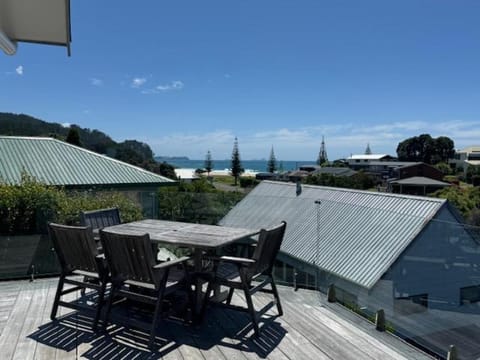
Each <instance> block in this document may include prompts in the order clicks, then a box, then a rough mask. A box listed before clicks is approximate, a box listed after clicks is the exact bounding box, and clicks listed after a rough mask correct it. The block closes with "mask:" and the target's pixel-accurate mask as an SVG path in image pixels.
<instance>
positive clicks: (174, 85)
mask: <svg viewBox="0 0 480 360" xmlns="http://www.w3.org/2000/svg"><path fill="white" fill-rule="evenodd" d="M184 87H185V84H184V83H183V82H182V81H180V80H175V81H172V82H170V83H168V84H164V85H157V86H155V87H154V88H153V89H145V90H143V91H142V93H143V94H159V93H162V92H168V91H174V90H182V89H183V88H184Z"/></svg>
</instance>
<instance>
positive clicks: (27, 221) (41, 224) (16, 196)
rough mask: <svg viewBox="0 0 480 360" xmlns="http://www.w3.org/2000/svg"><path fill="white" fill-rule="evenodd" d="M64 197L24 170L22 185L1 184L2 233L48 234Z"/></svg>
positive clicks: (0, 222) (0, 220)
mask: <svg viewBox="0 0 480 360" xmlns="http://www.w3.org/2000/svg"><path fill="white" fill-rule="evenodd" d="M61 196H62V194H61V192H60V191H59V190H56V189H54V188H52V187H48V186H46V185H45V184H42V183H40V182H38V181H36V180H35V179H34V178H33V177H31V176H29V175H27V174H25V173H23V174H22V176H21V181H20V185H8V184H4V183H0V234H32V233H45V232H46V224H47V222H48V221H51V220H53V219H54V218H55V215H56V214H57V212H58V204H59V200H60V197H61Z"/></svg>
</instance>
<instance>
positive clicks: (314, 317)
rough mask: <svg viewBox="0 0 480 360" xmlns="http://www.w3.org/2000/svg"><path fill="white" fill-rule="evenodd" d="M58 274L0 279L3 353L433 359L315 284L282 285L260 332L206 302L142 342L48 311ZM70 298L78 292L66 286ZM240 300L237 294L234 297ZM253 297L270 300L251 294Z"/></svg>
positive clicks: (138, 334)
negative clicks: (278, 309)
mask: <svg viewBox="0 0 480 360" xmlns="http://www.w3.org/2000/svg"><path fill="white" fill-rule="evenodd" d="M56 284H57V279H41V280H36V281H35V282H28V281H11V282H0V358H1V359H3V360H7V359H22V360H26V359H78V358H85V359H161V358H163V359H229V360H231V359H242V360H243V359H257V358H264V359H275V360H280V359H281V360H284V359H319V360H321V359H342V360H348V359H355V360H358V359H382V360H383V359H405V360H407V359H408V360H412V359H431V358H430V357H429V356H427V355H425V354H423V353H421V352H420V351H418V350H416V349H415V348H413V347H411V346H409V345H408V344H406V343H404V342H402V341H401V340H399V339H397V338H395V337H393V336H391V335H389V334H387V333H381V332H378V331H376V330H375V329H374V326H373V325H372V324H370V323H368V322H367V321H366V320H364V319H361V318H359V317H358V316H356V315H355V314H353V313H351V312H349V311H348V310H346V309H344V308H342V307H341V306H339V305H336V304H327V303H326V302H325V299H324V298H323V297H321V296H320V295H319V293H318V292H315V291H308V290H299V291H297V292H295V291H293V289H292V288H288V287H280V289H279V290H280V297H281V299H282V305H283V307H284V312H285V314H284V316H282V317H275V316H272V315H275V310H274V309H273V310H271V311H270V312H268V313H267V314H266V315H264V316H263V321H262V322H261V329H262V330H261V331H262V335H261V336H260V338H259V339H258V340H255V339H254V338H253V336H252V334H253V330H252V328H251V327H250V326H248V317H247V316H246V314H243V313H239V312H235V311H231V310H227V309H222V308H218V307H215V308H210V309H209V310H208V313H207V315H208V316H207V318H208V320H207V321H205V322H204V323H203V324H202V325H200V326H196V327H195V326H186V325H183V324H182V323H179V322H175V321H169V320H167V321H164V322H162V323H161V328H160V329H159V330H158V338H157V344H158V347H159V349H158V352H156V353H151V352H149V351H148V350H147V348H146V344H147V335H146V333H144V332H142V331H138V330H135V329H131V330H129V329H125V328H123V327H116V328H114V329H112V330H111V331H109V333H108V334H105V333H98V334H96V333H93V332H92V331H90V329H89V327H88V326H85V324H87V325H88V323H86V322H85V320H86V319H87V315H86V314H83V313H78V312H72V311H71V310H69V309H64V308H60V311H62V312H61V315H63V317H62V318H61V319H59V320H58V321H51V320H50V319H49V315H50V309H51V305H52V303H53V297H54V294H55V290H56ZM71 296H72V298H73V299H76V298H78V297H79V296H80V294H79V293H72V295H71ZM234 301H235V302H238V303H239V302H241V301H242V298H241V297H236V298H234ZM255 301H256V304H257V305H262V304H265V303H266V302H267V301H269V298H267V295H265V294H259V295H255Z"/></svg>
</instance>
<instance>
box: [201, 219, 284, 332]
mask: <svg viewBox="0 0 480 360" xmlns="http://www.w3.org/2000/svg"><path fill="white" fill-rule="evenodd" d="M286 226H287V223H286V222H285V221H282V223H281V224H280V225H278V226H276V227H274V228H272V229H269V230H265V229H262V230H261V231H260V234H259V237H258V242H257V244H256V247H255V250H254V252H253V256H252V257H251V258H242V257H232V256H222V257H219V258H216V259H215V266H214V276H213V278H212V280H211V281H210V282H209V284H208V287H207V293H206V295H205V300H204V302H203V305H202V317H203V315H204V313H205V310H206V307H207V304H208V302H209V301H210V293H211V292H212V290H213V289H214V288H215V287H218V286H227V287H229V288H230V290H229V292H228V297H227V298H226V299H225V300H226V304H225V305H227V306H228V307H230V308H233V309H236V310H241V311H247V312H248V313H249V314H250V316H251V318H252V323H253V328H254V331H255V336H258V335H259V328H258V319H257V314H256V312H255V309H254V307H253V302H252V295H253V294H255V293H256V292H257V291H261V292H267V293H270V294H273V296H274V301H273V302H270V303H269V304H267V305H266V306H265V307H264V308H263V309H260V310H258V312H259V313H261V312H262V310H264V309H266V308H267V307H270V306H271V305H272V304H275V303H276V305H277V310H278V315H279V316H281V315H283V310H282V305H281V303H280V297H279V296H278V291H277V287H276V285H275V280H274V279H273V274H272V270H273V265H274V262H275V258H276V257H277V254H278V251H279V250H280V246H281V244H282V240H283V236H284V234H285V229H286ZM254 280H259V281H260V282H259V283H257V282H255V283H253V281H254ZM267 285H270V286H271V289H265V287H266V286H267ZM235 289H238V290H243V292H244V294H245V300H246V302H247V308H244V307H239V306H234V305H231V300H232V296H233V292H234V291H235Z"/></svg>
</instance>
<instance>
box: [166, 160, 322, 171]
mask: <svg viewBox="0 0 480 360" xmlns="http://www.w3.org/2000/svg"><path fill="white" fill-rule="evenodd" d="M166 162H167V163H169V164H171V165H173V166H175V167H177V168H186V169H199V168H204V167H205V160H183V159H182V160H166ZM212 162H213V170H214V171H215V170H220V171H221V170H225V169H230V167H231V160H212ZM267 163H268V160H242V166H243V168H244V169H245V171H247V172H265V171H267ZM301 165H315V161H303V160H296V161H291V160H290V161H277V168H278V170H279V171H289V170H295V169H298V167H299V166H301Z"/></svg>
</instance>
